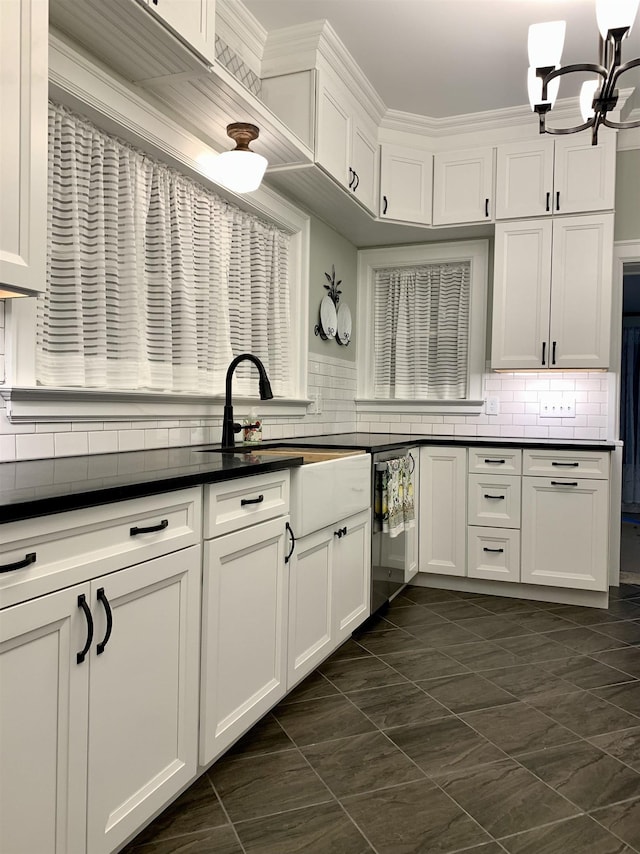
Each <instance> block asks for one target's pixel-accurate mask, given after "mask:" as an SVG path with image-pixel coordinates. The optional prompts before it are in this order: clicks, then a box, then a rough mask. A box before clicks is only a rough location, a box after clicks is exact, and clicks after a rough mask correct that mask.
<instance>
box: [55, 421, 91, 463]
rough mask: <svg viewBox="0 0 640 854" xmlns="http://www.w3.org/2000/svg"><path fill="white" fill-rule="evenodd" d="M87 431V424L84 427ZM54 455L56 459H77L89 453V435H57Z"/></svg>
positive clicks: (72, 433)
mask: <svg viewBox="0 0 640 854" xmlns="http://www.w3.org/2000/svg"><path fill="white" fill-rule="evenodd" d="M84 427H85V431H86V427H87V425H86V423H85V425H84ZM53 439H54V453H55V456H56V457H75V456H81V455H82V454H88V453H89V439H88V437H87V433H86V432H84V433H80V432H78V433H74V432H71V433H55V434H54V435H53Z"/></svg>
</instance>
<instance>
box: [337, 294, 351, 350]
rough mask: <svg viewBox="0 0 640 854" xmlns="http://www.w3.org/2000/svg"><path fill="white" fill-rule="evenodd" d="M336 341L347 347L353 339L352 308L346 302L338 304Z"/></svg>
mask: <svg viewBox="0 0 640 854" xmlns="http://www.w3.org/2000/svg"><path fill="white" fill-rule="evenodd" d="M336 341H337V342H338V344H344V345H345V347H346V346H347V345H348V344H349V341H351V309H350V308H349V306H348V305H347V304H346V302H342V303H340V305H339V306H338V326H337V330H336Z"/></svg>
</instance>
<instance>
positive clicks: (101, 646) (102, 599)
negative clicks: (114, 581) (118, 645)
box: [96, 587, 113, 655]
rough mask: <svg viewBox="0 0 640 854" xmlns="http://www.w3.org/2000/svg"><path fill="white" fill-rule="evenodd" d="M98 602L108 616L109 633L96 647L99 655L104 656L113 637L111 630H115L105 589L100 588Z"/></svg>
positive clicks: (106, 633)
mask: <svg viewBox="0 0 640 854" xmlns="http://www.w3.org/2000/svg"><path fill="white" fill-rule="evenodd" d="M98 602H102V604H103V606H104V612H105V614H106V615H107V631H106V632H105V633H104V637H103V638H102V640H101V641H100V643H99V644H98V646H97V647H96V651H97V653H98V655H102V653H103V652H104V648H105V646H106V645H107V644H108V643H109V638H110V637H111V629H112V628H113V614H112V613H111V605H110V604H109V600H108V599H107V594H106V593H105V592H104V587H99V588H98Z"/></svg>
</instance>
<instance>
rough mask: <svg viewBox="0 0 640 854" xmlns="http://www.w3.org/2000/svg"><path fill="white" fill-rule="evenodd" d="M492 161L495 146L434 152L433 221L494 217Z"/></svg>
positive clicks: (452, 223)
mask: <svg viewBox="0 0 640 854" xmlns="http://www.w3.org/2000/svg"><path fill="white" fill-rule="evenodd" d="M493 161H494V149H493V148H474V149H471V150H468V151H442V152H438V153H437V154H435V155H434V158H433V225H454V224H455V223H462V222H491V221H492V216H493Z"/></svg>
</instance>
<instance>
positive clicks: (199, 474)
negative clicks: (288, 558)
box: [0, 433, 616, 523]
mask: <svg viewBox="0 0 640 854" xmlns="http://www.w3.org/2000/svg"><path fill="white" fill-rule="evenodd" d="M420 445H469V446H473V445H479V446H483V447H484V446H489V447H491V446H495V447H503V448H521V447H527V448H554V449H563V450H606V451H611V450H613V449H614V448H615V446H616V443H614V442H581V441H568V440H564V441H563V440H546V441H543V440H531V439H499V438H488V437H486V436H433V435H429V436H412V435H410V434H406V433H339V434H334V435H330V436H305V437H303V438H294V439H280V440H274V441H269V442H265V443H264V445H263V446H262V447H265V448H271V449H273V448H282V456H280V455H278V456H265V457H260V456H259V451H258V449H255V450H254V449H247V448H242V447H238V448H237V449H236V451H235V452H229V451H225V452H222V453H220V445H194V446H191V447H181V448H163V449H159V450H150V451H127V452H122V453H114V454H94V455H91V454H90V455H87V456H82V457H56V458H54V459H45V460H26V461H23V462H13V463H0V523H2V522H12V521H15V520H17V519H28V518H32V517H34V516H43V515H45V514H49V513H59V512H62V511H64V510H74V509H77V508H80V507H91V506H95V505H98V504H105V503H107V502H109V501H120V500H123V499H126V498H136V497H139V496H143V495H153V494H156V493H158V492H165V491H167V490H172V489H184V488H186V487H189V486H197V485H198V484H202V483H215V482H218V481H223V480H230V479H232V478H237V477H247V476H249V475H253V474H261V473H262V472H269V471H279V470H281V469H287V468H292V467H294V466H299V465H301V464H302V458H301V457H299V456H292V455H291V454H288V453H287V447H290V448H294V447H297V448H335V449H336V450H337V449H346V450H349V449H353V450H363V451H366V452H368V453H380V452H383V451H392V450H394V449H400V448H406V447H409V446H412V447H415V446H420ZM207 449H208V451H209V452H207Z"/></svg>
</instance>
